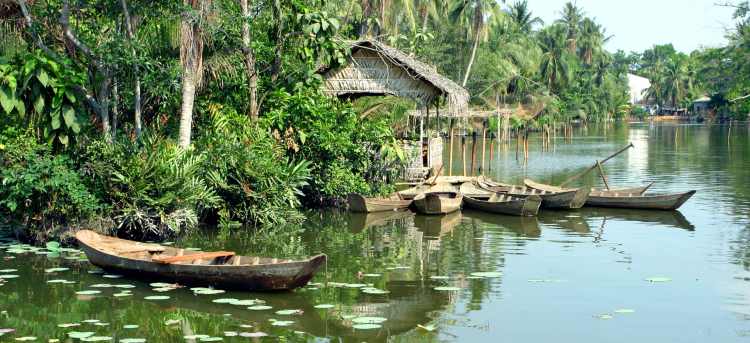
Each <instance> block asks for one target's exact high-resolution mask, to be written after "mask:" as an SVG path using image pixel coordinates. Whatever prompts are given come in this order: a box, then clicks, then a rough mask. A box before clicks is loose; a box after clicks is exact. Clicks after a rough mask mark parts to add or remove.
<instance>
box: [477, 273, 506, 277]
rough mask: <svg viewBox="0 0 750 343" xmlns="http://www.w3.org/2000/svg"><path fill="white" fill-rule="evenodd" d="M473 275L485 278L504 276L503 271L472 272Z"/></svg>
mask: <svg viewBox="0 0 750 343" xmlns="http://www.w3.org/2000/svg"><path fill="white" fill-rule="evenodd" d="M471 276H478V277H483V278H498V277H501V276H503V273H501V272H476V273H471Z"/></svg>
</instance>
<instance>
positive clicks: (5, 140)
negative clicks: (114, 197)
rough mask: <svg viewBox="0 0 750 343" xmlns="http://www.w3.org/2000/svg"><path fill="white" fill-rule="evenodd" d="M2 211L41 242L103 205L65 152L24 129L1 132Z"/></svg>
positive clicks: (0, 200) (0, 173) (96, 210)
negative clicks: (53, 148)
mask: <svg viewBox="0 0 750 343" xmlns="http://www.w3.org/2000/svg"><path fill="white" fill-rule="evenodd" d="M0 167H2V168H0V185H2V187H0V213H4V214H6V215H8V216H9V217H14V218H18V219H20V222H21V224H23V225H24V226H25V227H26V228H27V229H29V230H30V231H31V232H30V233H32V235H33V236H34V238H35V239H38V240H44V239H45V238H47V237H49V236H51V235H53V234H56V232H57V231H60V230H64V229H67V227H68V226H70V225H72V224H75V223H78V222H80V221H82V220H85V219H88V218H90V217H92V216H93V215H94V214H96V213H97V212H98V211H99V210H100V209H101V208H102V206H101V205H100V202H99V200H98V199H97V198H96V196H94V195H93V194H92V193H91V192H89V190H88V189H87V188H86V186H85V184H84V182H83V181H82V178H81V176H80V175H79V174H78V172H77V169H76V167H75V165H74V164H73V162H72V161H71V160H70V158H68V156H66V155H53V154H52V151H51V149H50V147H49V146H48V145H42V144H39V143H38V142H37V141H36V139H35V138H34V137H32V136H31V135H29V134H27V133H18V132H17V131H15V130H12V129H8V130H5V131H4V132H3V133H2V134H0Z"/></svg>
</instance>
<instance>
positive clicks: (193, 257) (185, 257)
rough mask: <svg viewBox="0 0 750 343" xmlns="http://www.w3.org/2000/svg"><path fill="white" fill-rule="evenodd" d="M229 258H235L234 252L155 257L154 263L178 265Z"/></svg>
mask: <svg viewBox="0 0 750 343" xmlns="http://www.w3.org/2000/svg"><path fill="white" fill-rule="evenodd" d="M229 256H234V252H232V251H215V252H203V253H198V254H190V255H183V256H168V257H154V258H153V259H152V261H154V262H159V263H176V262H185V261H195V260H200V259H207V258H217V257H229Z"/></svg>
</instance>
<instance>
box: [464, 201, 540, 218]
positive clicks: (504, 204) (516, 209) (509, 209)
mask: <svg viewBox="0 0 750 343" xmlns="http://www.w3.org/2000/svg"><path fill="white" fill-rule="evenodd" d="M541 203H542V199H541V198H539V197H538V196H529V197H527V198H512V199H511V200H508V201H489V200H483V199H479V198H472V197H468V196H466V197H464V204H465V205H466V207H468V208H471V209H475V210H479V211H483V212H489V213H497V214H505V215H511V216H521V217H533V216H536V215H537V214H538V213H539V207H540V205H541Z"/></svg>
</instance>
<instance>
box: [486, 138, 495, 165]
mask: <svg viewBox="0 0 750 343" xmlns="http://www.w3.org/2000/svg"><path fill="white" fill-rule="evenodd" d="M494 155H495V140H494V139H491V140H490V157H489V158H490V163H489V164H488V165H487V170H488V171H492V159H493V157H494Z"/></svg>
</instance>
